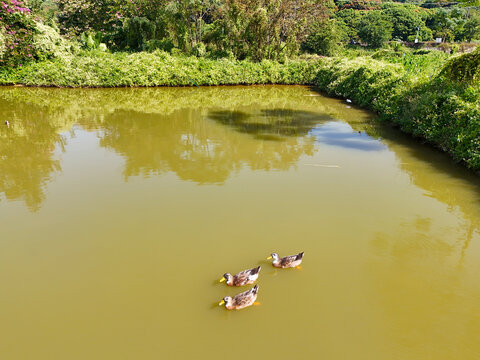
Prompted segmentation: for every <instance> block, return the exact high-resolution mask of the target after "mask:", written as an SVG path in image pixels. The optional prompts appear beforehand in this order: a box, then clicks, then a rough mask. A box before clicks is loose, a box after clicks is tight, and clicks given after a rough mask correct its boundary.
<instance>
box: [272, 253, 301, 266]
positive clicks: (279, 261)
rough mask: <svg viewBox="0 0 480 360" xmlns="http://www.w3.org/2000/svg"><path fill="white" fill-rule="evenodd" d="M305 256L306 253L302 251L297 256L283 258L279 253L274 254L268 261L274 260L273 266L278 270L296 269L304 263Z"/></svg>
mask: <svg viewBox="0 0 480 360" xmlns="http://www.w3.org/2000/svg"><path fill="white" fill-rule="evenodd" d="M303 254H304V252H303V251H302V252H301V253H299V254H297V255H289V256H285V257H282V258H281V257H279V256H278V254H277V253H273V254H272V255H271V256H269V257H268V259H272V258H273V262H272V265H273V266H274V267H276V268H294V267H297V266H299V265H300V264H301V263H302V260H303Z"/></svg>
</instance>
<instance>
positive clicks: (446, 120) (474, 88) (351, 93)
mask: <svg viewBox="0 0 480 360" xmlns="http://www.w3.org/2000/svg"><path fill="white" fill-rule="evenodd" d="M315 84H316V85H317V86H318V87H319V88H320V89H322V90H324V91H326V92H327V93H328V94H331V95H335V96H340V97H343V98H350V99H352V100H353V101H354V103H356V104H359V105H361V106H363V107H366V108H369V109H371V110H374V111H376V112H377V113H378V114H379V115H380V119H382V120H384V121H389V122H392V123H394V124H396V125H398V126H399V127H400V128H401V129H402V130H403V131H405V132H408V133H410V134H412V135H414V136H416V137H419V138H421V139H424V140H426V141H427V142H429V143H431V144H433V145H434V146H437V147H439V148H440V149H442V150H443V151H445V152H447V153H449V154H450V155H451V156H452V157H453V158H454V159H455V160H457V161H460V162H463V163H464V164H465V165H466V166H467V167H468V168H470V169H472V170H474V171H480V48H479V49H477V51H475V52H473V53H470V54H466V55H462V56H460V57H455V58H451V59H450V60H446V61H445V62H444V63H443V64H436V65H435V64H434V63H430V62H429V61H425V62H424V64H423V65H422V66H419V67H415V68H414V69H413V68H409V67H408V66H405V65H402V64H394V63H389V62H386V61H377V60H374V59H372V58H371V57H360V58H357V59H353V60H346V59H327V60H325V61H323V62H322V63H320V64H319V71H318V74H317V77H316V79H315Z"/></svg>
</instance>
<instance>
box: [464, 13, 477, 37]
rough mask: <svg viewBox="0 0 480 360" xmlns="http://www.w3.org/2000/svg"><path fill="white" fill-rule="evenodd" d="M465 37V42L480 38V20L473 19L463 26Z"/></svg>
mask: <svg viewBox="0 0 480 360" xmlns="http://www.w3.org/2000/svg"><path fill="white" fill-rule="evenodd" d="M463 31H464V33H463V35H464V38H465V40H467V41H472V40H477V39H479V38H480V19H479V18H478V17H472V18H470V19H468V20H467V21H466V22H465V25H464V26H463Z"/></svg>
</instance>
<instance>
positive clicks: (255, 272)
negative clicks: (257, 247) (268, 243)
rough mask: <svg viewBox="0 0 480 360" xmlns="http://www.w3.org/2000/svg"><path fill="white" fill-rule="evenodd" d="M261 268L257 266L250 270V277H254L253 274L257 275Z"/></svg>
mask: <svg viewBox="0 0 480 360" xmlns="http://www.w3.org/2000/svg"><path fill="white" fill-rule="evenodd" d="M261 268H262V267H261V266H259V267H256V268H255V269H252V271H251V272H250V273H251V274H252V275H255V274H258V272H259V271H260V269H261Z"/></svg>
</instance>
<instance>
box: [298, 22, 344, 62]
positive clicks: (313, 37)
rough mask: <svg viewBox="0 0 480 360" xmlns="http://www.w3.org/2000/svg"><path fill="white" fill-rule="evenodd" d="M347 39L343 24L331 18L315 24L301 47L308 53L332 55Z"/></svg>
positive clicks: (335, 53) (338, 50)
mask: <svg viewBox="0 0 480 360" xmlns="http://www.w3.org/2000/svg"><path fill="white" fill-rule="evenodd" d="M347 41H348V35H347V33H346V31H345V24H344V23H343V22H341V21H336V20H334V19H332V20H328V21H325V22H322V23H319V24H316V26H315V27H314V30H313V31H312V33H311V34H310V35H309V36H308V37H307V40H306V41H305V43H304V44H303V46H302V47H303V50H304V51H307V52H309V53H313V54H318V55H324V56H334V55H337V54H338V53H339V52H340V50H341V49H342V48H343V47H344V45H345V44H346V43H347Z"/></svg>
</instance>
